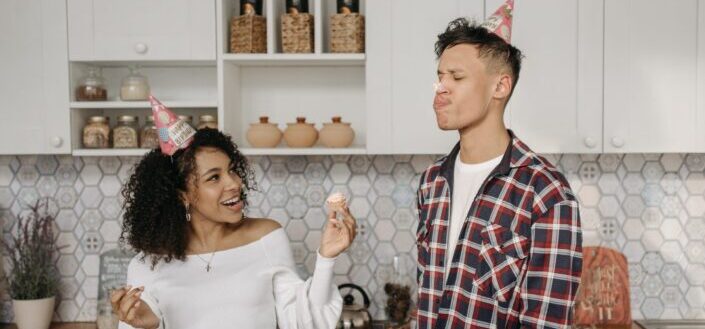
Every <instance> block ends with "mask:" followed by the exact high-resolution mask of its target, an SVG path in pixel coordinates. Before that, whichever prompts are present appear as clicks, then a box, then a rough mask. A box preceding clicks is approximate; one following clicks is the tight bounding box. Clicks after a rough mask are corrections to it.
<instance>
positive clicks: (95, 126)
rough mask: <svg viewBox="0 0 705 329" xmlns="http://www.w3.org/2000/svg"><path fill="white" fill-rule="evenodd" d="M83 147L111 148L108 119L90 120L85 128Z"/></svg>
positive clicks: (92, 118) (94, 118) (97, 117)
mask: <svg viewBox="0 0 705 329" xmlns="http://www.w3.org/2000/svg"><path fill="white" fill-rule="evenodd" d="M83 147H85V148H108V147H110V125H109V119H108V118H107V117H102V116H93V117H90V118H88V120H87V121H86V125H85V126H84V127H83Z"/></svg>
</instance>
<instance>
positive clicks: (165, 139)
mask: <svg viewBox="0 0 705 329" xmlns="http://www.w3.org/2000/svg"><path fill="white" fill-rule="evenodd" d="M149 101H150V102H151V103H152V115H153V116H154V124H155V125H156V126H157V131H158V133H159V147H160V148H161V149H162V153H164V154H166V155H173V154H174V153H175V152H176V151H178V150H179V149H182V148H186V147H188V146H189V145H191V142H192V141H193V135H195V134H196V130H195V129H193V127H191V126H190V125H189V124H188V123H186V122H185V121H183V120H180V119H179V118H178V117H177V116H176V115H175V114H174V113H173V112H171V111H170V110H169V109H168V108H167V107H166V106H164V104H162V103H161V102H160V101H159V100H158V99H156V98H155V97H154V96H152V95H149Z"/></svg>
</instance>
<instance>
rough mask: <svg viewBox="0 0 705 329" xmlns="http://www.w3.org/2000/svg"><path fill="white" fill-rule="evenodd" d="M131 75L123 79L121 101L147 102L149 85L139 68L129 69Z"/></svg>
mask: <svg viewBox="0 0 705 329" xmlns="http://www.w3.org/2000/svg"><path fill="white" fill-rule="evenodd" d="M129 70H130V74H128V75H127V76H126V77H125V78H124V79H122V86H121V87H120V99H122V100H123V101H145V100H148V99H149V83H148V82H147V78H146V77H145V76H143V75H142V74H140V71H139V66H131V67H129Z"/></svg>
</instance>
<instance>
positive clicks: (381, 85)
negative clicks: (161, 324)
mask: <svg viewBox="0 0 705 329" xmlns="http://www.w3.org/2000/svg"><path fill="white" fill-rule="evenodd" d="M367 6H368V9H367V12H368V29H369V31H370V33H369V34H368V35H367V42H368V48H367V70H366V91H367V108H368V111H367V112H368V120H367V129H368V147H367V150H368V152H370V153H409V154H416V153H446V152H448V151H450V149H451V148H452V147H453V145H454V143H455V142H456V141H457V139H458V133H457V132H455V131H449V132H444V131H441V130H440V129H438V126H437V125H436V118H435V114H434V112H433V96H434V91H433V83H434V82H435V81H436V80H437V77H436V69H437V60H436V55H435V53H434V45H435V42H436V38H437V36H438V34H439V33H441V32H443V31H444V30H445V28H446V26H447V25H448V23H449V22H450V21H451V20H453V19H455V18H457V17H460V16H471V17H479V18H482V17H483V11H484V6H483V3H482V1H467V0H457V1H456V0H444V1H433V2H429V1H423V0H391V1H368V3H367Z"/></svg>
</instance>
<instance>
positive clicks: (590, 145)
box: [583, 137, 597, 149]
mask: <svg viewBox="0 0 705 329" xmlns="http://www.w3.org/2000/svg"><path fill="white" fill-rule="evenodd" d="M583 142H584V143H585V146H587V147H588V148H591V149H592V148H595V146H597V141H595V139H593V138H592V137H585V140H583Z"/></svg>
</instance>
